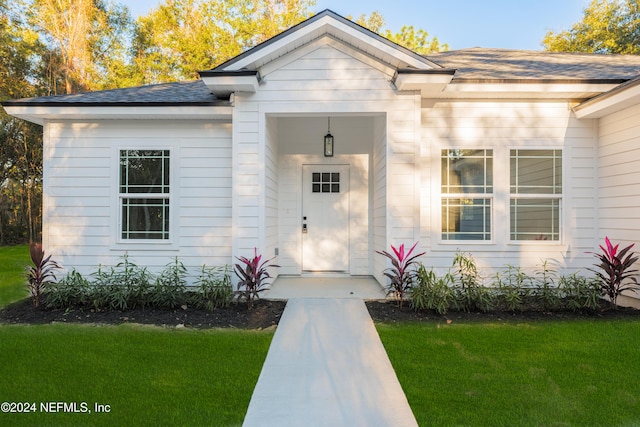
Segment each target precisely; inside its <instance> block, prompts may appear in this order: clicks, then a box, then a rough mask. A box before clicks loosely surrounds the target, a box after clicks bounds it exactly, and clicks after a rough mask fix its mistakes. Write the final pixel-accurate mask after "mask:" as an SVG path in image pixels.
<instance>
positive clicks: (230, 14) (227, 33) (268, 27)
mask: <svg viewBox="0 0 640 427" xmlns="http://www.w3.org/2000/svg"><path fill="white" fill-rule="evenodd" d="M314 3H315V2H314V1H313V0H214V1H206V0H166V1H165V3H162V4H161V5H160V6H158V8H157V9H155V10H152V11H151V13H150V14H149V15H147V16H144V17H141V18H140V19H139V20H138V30H137V32H136V36H135V39H134V51H135V63H136V68H137V70H138V72H139V73H140V75H142V76H143V81H144V82H145V83H160V82H165V81H175V80H183V79H190V78H196V77H197V75H198V74H197V73H198V71H202V70H206V69H210V68H212V67H215V66H216V65H219V64H221V63H223V62H224V61H226V60H228V59H230V58H232V57H234V56H236V55H238V54H240V53H241V52H243V51H244V50H247V49H249V48H251V47H253V46H255V45H256V44H258V43H261V42H263V41H265V40H267V39H269V38H271V37H273V36H275V35H277V34H278V33H280V32H282V31H284V30H285V29H287V28H289V27H291V26H293V25H295V24H297V23H299V22H301V21H303V20H304V19H306V18H308V17H309V16H310V12H309V8H310V7H311V6H313V4H314Z"/></svg>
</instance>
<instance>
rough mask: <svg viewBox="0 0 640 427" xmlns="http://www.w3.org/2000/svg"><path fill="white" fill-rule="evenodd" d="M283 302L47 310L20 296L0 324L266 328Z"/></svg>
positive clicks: (3, 313) (277, 315)
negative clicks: (204, 307) (206, 307)
mask: <svg viewBox="0 0 640 427" xmlns="http://www.w3.org/2000/svg"><path fill="white" fill-rule="evenodd" d="M285 305H286V302H284V301H267V300H258V301H256V302H255V303H254V306H253V309H251V310H248V309H247V305H246V304H243V303H238V304H231V305H230V306H229V307H227V308H217V309H215V310H213V311H208V310H200V309H197V308H193V307H188V306H184V307H180V308H177V309H157V308H136V309H132V310H126V311H117V310H113V311H108V310H104V311H97V310H94V309H92V308H89V307H72V308H69V309H51V310H48V309H36V308H34V307H33V305H32V304H31V300H30V299H24V300H22V301H18V302H16V303H13V304H10V305H9V306H7V307H5V308H4V309H2V310H0V323H11V324H46V323H91V324H104V325H119V324H123V323H139V324H145V325H157V326H165V327H177V328H182V327H184V328H200V329H205V328H241V329H266V328H269V327H273V326H275V325H277V324H278V322H279V321H280V316H282V312H283V311H284V306H285Z"/></svg>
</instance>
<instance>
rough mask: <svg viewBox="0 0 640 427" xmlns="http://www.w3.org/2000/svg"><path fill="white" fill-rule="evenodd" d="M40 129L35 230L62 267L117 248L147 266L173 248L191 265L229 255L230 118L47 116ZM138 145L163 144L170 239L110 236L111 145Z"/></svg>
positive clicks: (113, 228) (114, 152)
mask: <svg viewBox="0 0 640 427" xmlns="http://www.w3.org/2000/svg"><path fill="white" fill-rule="evenodd" d="M45 135H46V138H45V147H44V151H45V165H46V166H45V168H46V171H45V183H44V189H43V192H44V207H45V209H44V210H45V212H44V225H43V228H44V230H43V237H44V240H45V242H44V243H45V245H46V247H47V250H48V252H50V253H51V254H53V256H54V257H55V258H56V259H58V260H59V261H60V262H61V263H62V264H63V265H64V266H65V267H67V268H69V269H70V268H76V269H78V270H79V271H81V272H83V273H87V272H90V271H92V270H93V269H94V268H95V267H97V266H98V264H102V265H115V264H116V263H118V261H119V258H120V257H121V256H122V255H124V254H125V253H128V254H129V256H130V257H131V259H132V261H133V262H136V263H137V264H139V265H141V266H147V267H149V268H150V269H152V270H158V269H161V268H162V267H164V266H165V265H166V264H168V263H169V262H170V261H171V259H172V258H173V257H175V256H178V257H179V258H180V259H181V260H182V261H183V262H184V263H185V265H187V266H189V267H192V268H194V269H196V267H197V266H201V265H203V264H207V265H210V266H213V265H222V264H228V263H230V262H231V256H230V255H231V236H232V233H231V126H230V124H228V123H206V122H202V121H175V122H171V121H164V122H155V121H124V120H123V121H118V122H115V121H98V122H91V123H69V122H51V123H47V124H46V125H45ZM141 147H144V148H147V149H154V148H158V147H159V148H163V149H169V150H171V162H172V172H177V175H175V174H174V176H172V177H171V185H172V189H171V190H172V192H171V196H172V199H171V208H170V209H171V211H172V212H174V213H175V215H173V214H172V217H171V219H172V222H171V224H170V227H171V233H172V238H173V239H172V242H171V244H166V243H164V242H158V243H157V244H147V245H136V244H129V243H125V244H121V243H118V236H119V233H120V230H119V229H118V221H117V216H118V215H119V206H118V197H117V194H118V179H119V176H118V174H119V171H118V161H119V159H118V155H119V149H127V148H141ZM114 200H115V201H116V202H115V205H114Z"/></svg>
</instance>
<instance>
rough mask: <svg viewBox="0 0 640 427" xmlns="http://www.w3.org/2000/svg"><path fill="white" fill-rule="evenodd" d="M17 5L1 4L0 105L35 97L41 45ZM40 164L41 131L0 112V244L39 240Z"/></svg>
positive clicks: (39, 69)
mask: <svg viewBox="0 0 640 427" xmlns="http://www.w3.org/2000/svg"><path fill="white" fill-rule="evenodd" d="M20 6H21V5H19V4H17V3H12V5H11V6H9V5H8V3H7V2H6V1H5V0H0V101H2V100H5V99H11V98H20V97H27V96H33V95H37V94H38V93H39V87H38V85H37V82H38V81H40V78H41V76H42V74H41V71H42V69H41V67H40V66H39V65H40V62H39V61H38V58H39V57H40V56H41V55H42V53H43V52H44V46H42V45H41V44H40V43H39V42H38V37H37V35H36V34H35V33H34V32H33V31H32V30H30V29H29V28H27V27H26V26H25V25H24V23H23V22H22V21H21V20H20V16H21V15H22V11H23V9H21V8H20ZM41 164H42V130H41V128H40V127H39V126H37V125H33V124H31V123H27V122H24V121H22V120H19V119H16V118H13V117H9V116H8V115H7V114H6V113H5V112H4V111H0V244H6V243H18V242H22V241H24V240H27V239H29V240H34V239H37V238H38V235H39V230H40V217H41V213H40V194H41V190H40V181H41V176H42V167H41Z"/></svg>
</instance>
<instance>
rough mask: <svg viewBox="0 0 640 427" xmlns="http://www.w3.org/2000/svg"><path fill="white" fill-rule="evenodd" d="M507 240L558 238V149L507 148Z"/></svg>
mask: <svg viewBox="0 0 640 427" xmlns="http://www.w3.org/2000/svg"><path fill="white" fill-rule="evenodd" d="M509 169H510V191H509V193H510V209H509V224H510V233H509V234H510V240H511V241H523V240H550V241H559V240H560V236H561V229H560V228H561V219H560V215H561V204H562V150H558V149H535V150H532V149H513V150H510V166H509Z"/></svg>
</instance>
